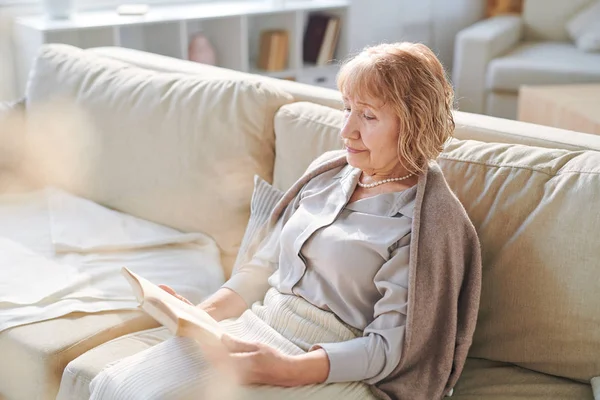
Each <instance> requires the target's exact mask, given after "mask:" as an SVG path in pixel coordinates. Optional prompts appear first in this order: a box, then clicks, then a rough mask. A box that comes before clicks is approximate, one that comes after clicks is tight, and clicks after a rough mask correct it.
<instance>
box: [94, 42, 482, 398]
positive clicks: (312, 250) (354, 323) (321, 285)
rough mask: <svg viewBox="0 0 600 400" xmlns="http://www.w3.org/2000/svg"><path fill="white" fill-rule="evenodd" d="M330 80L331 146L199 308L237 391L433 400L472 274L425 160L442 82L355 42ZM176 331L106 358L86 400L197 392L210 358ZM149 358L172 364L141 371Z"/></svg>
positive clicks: (471, 259)
mask: <svg viewBox="0 0 600 400" xmlns="http://www.w3.org/2000/svg"><path fill="white" fill-rule="evenodd" d="M338 87H339V89H340V91H341V93H342V95H343V101H344V124H343V127H342V129H341V132H340V135H341V137H342V139H343V142H344V147H345V149H344V150H343V151H341V152H333V153H327V154H325V155H323V156H322V157H320V158H319V159H317V160H316V161H315V162H313V164H312V165H311V167H310V168H309V169H308V171H307V172H306V174H305V175H304V176H303V177H302V178H300V180H299V181H298V182H297V183H296V184H295V185H294V186H293V187H292V188H291V189H290V190H289V191H288V192H287V193H286V194H285V195H284V197H283V199H282V200H281V201H280V202H279V205H278V207H276V209H275V211H274V212H273V215H272V217H271V223H270V225H268V226H269V228H270V232H268V233H267V234H266V235H265V239H264V240H263V241H262V244H261V246H260V248H259V250H258V251H257V252H256V253H255V254H254V255H253V257H252V258H251V259H250V260H249V261H248V262H245V263H244V264H243V265H241V267H240V268H239V270H238V271H237V273H236V274H234V275H233V276H232V278H231V279H230V280H229V281H227V282H226V283H225V284H224V286H223V287H222V288H221V289H220V290H219V291H217V292H216V293H215V294H214V295H212V296H211V297H210V298H208V299H207V300H206V301H204V302H203V303H201V304H200V305H198V307H200V308H202V309H204V310H206V311H207V312H208V313H209V314H210V315H212V316H213V317H214V318H215V319H216V320H218V321H222V322H221V324H222V325H223V326H224V327H225V329H226V330H227V331H228V332H230V333H231V336H225V337H224V339H223V343H224V344H225V346H226V348H227V352H228V356H227V359H228V360H233V361H234V362H233V363H229V364H228V365H229V366H230V367H231V368H233V375H232V376H237V377H238V378H239V380H240V381H241V383H242V384H243V385H242V389H240V392H239V393H238V395H239V396H240V397H239V398H249V397H254V398H261V399H262V398H265V397H266V398H271V397H272V398H286V399H287V398H311V399H321V398H323V399H326V398H327V399H332V398H342V397H343V398H344V399H367V398H387V399H427V400H431V399H439V398H442V397H444V396H446V395H449V394H451V391H452V388H453V386H454V384H455V383H456V380H457V379H458V376H459V374H460V372H461V371H462V367H463V364H464V361H465V358H466V354H467V351H468V349H469V346H470V344H471V339H472V335H473V331H474V328H475V321H476V317H477V309H478V303H479V290H480V274H481V261H480V250H479V243H478V240H477V235H476V233H475V230H474V228H473V226H472V224H471V223H470V221H469V218H468V217H467V214H466V212H465V211H464V209H463V207H462V206H461V204H460V203H459V201H458V200H457V199H456V197H455V196H454V195H453V194H452V192H451V190H450V189H449V188H448V185H447V184H446V181H445V180H444V177H443V175H442V172H441V170H440V168H439V167H438V166H437V164H436V163H435V161H434V160H435V159H436V158H437V156H438V155H439V153H440V152H441V150H442V148H443V145H444V143H445V142H446V141H447V140H448V139H449V137H450V136H451V134H452V132H453V129H454V122H453V117H452V104H453V92H452V88H451V86H450V84H449V83H448V81H447V80H446V77H445V74H444V70H443V67H442V66H441V64H440V63H439V61H438V60H437V58H436V57H435V55H434V54H433V53H432V52H431V51H430V50H429V49H428V48H427V47H426V46H423V45H420V44H411V43H398V44H384V45H379V46H375V47H371V48H367V49H365V50H364V51H363V52H361V53H360V54H359V55H357V56H356V57H354V58H352V59H350V60H349V61H347V62H346V63H345V64H344V65H343V66H342V68H341V70H340V73H339V76H338ZM164 289H165V290H167V291H170V292H172V294H174V295H175V296H178V297H180V296H179V295H177V294H176V293H174V292H173V291H172V290H171V289H170V288H168V287H164ZM180 298H181V297H180ZM181 299H182V300H184V301H186V300H185V299H183V298H181ZM178 340H179V342H178V344H177V341H178ZM185 340H186V339H179V338H175V339H170V340H168V341H167V342H165V343H163V344H161V345H158V346H156V347H157V348H156V349H155V348H151V349H149V350H146V351H145V352H142V353H140V354H141V355H137V356H133V357H132V358H134V360H132V361H129V364H127V362H128V361H127V360H125V361H122V362H120V363H118V364H117V365H116V366H114V367H111V368H108V369H106V370H105V372H103V373H101V374H100V375H99V376H98V377H96V379H95V380H94V381H93V382H92V384H91V389H92V392H93V393H92V398H107V399H108V398H111V399H113V398H123V399H125V398H127V399H132V398H144V399H147V398H149V397H147V396H148V393H154V394H156V397H154V398H165V397H164V396H167V397H169V398H188V397H189V398H203V396H202V395H201V394H200V393H206V392H201V391H202V390H206V385H207V384H208V383H207V382H208V381H210V380H209V379H205V377H206V376H209V375H210V373H211V372H210V370H211V369H213V367H212V366H211V363H206V362H205V361H204V360H205V357H204V356H203V353H202V352H201V351H200V350H199V349H198V346H197V345H195V344H193V343H187V342H185V343H187V345H188V347H187V348H185V350H184V351H182V350H181V346H184V347H185V343H184V342H182V341H185ZM169 342H170V343H169ZM160 346H163V350H162V353H161V350H160V348H159V347H160ZM169 346H171V347H169ZM173 352H179V353H181V354H183V355H179V356H177V357H175V356H174V355H173ZM144 353H147V354H144ZM152 354H154V355H155V356H157V357H158V355H160V354H162V355H161V357H163V358H162V359H163V360H169V359H171V361H164V362H161V363H160V364H161V365H160V366H159V367H157V366H156V364H153V365H154V366H153V367H152V369H149V367H146V368H144V363H143V362H141V361H140V360H143V359H148V358H149V357H151V355H152ZM135 357H137V358H135ZM182 358H183V359H186V360H188V362H187V364H185V363H184V361H182ZM135 360H137V361H135ZM175 365H179V367H174V366H175ZM181 365H186V366H185V367H182V366H181ZM116 367H119V368H120V369H119V371H116V372H112V373H111V370H114V369H115V368H116ZM182 368H185V369H186V373H184V374H182V373H181V372H180V371H181V370H182ZM190 369H191V370H192V371H190ZM173 371H175V372H173ZM151 376H154V378H151ZM160 381H162V383H160ZM165 381H170V382H169V383H168V384H165ZM256 384H261V385H256ZM165 387H166V389H165ZM203 388H204V389H203ZM159 392H160V395H159V394H158V393H159ZM142 393H145V394H142ZM186 396H187V397H186ZM204 398H208V397H207V396H204Z"/></svg>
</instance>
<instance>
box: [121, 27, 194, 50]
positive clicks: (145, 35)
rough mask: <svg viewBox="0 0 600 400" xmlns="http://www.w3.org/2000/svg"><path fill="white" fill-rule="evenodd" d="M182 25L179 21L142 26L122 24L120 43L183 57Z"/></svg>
mask: <svg viewBox="0 0 600 400" xmlns="http://www.w3.org/2000/svg"><path fill="white" fill-rule="evenodd" d="M182 39H183V38H182V32H181V26H180V24H179V23H177V22H168V23H157V24H147V25H144V26H142V27H138V26H122V27H120V28H119V29H118V44H119V45H120V46H121V47H127V48H130V49H135V50H143V51H148V52H150V53H155V54H160V55H163V56H169V57H175V58H183V57H184V56H185V54H184V53H183V50H182V47H181V46H178V45H176V46H173V45H172V44H173V43H176V44H179V43H181V41H182Z"/></svg>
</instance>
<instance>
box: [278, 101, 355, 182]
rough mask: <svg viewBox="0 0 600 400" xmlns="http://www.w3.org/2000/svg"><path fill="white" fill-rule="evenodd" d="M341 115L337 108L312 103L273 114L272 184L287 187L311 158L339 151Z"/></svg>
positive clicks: (304, 168) (298, 104) (296, 105)
mask: <svg viewBox="0 0 600 400" xmlns="http://www.w3.org/2000/svg"><path fill="white" fill-rule="evenodd" d="M343 117H344V116H343V113H342V111H341V110H334V109H331V108H328V107H324V106H320V105H317V104H312V103H293V104H289V105H286V106H284V107H282V108H280V109H279V111H278V112H277V114H276V115H275V171H274V173H273V186H275V187H276V188H278V189H280V190H287V189H288V188H289V187H290V186H292V184H293V183H294V182H296V180H297V179H298V178H300V176H301V175H302V174H303V173H304V171H306V168H308V166H309V165H310V163H311V162H312V161H314V159H315V158H317V157H318V156H320V155H321V154H323V153H324V152H326V151H329V150H340V149H341V148H342V146H343V145H342V141H341V139H340V137H339V132H340V127H341V124H342V120H343ZM292 160H293V161H292Z"/></svg>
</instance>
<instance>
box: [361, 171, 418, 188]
mask: <svg viewBox="0 0 600 400" xmlns="http://www.w3.org/2000/svg"><path fill="white" fill-rule="evenodd" d="M411 176H413V174H408V175H406V176H401V177H400V178H387V179H383V180H381V181H377V182H375V183H368V184H365V183H362V182H361V181H360V178H358V182H357V183H358V186H360V187H361V188H367V189H368V188H373V187H375V186H379V185H383V184H384V183H388V182H398V181H403V180H404V179H408V178H410V177H411Z"/></svg>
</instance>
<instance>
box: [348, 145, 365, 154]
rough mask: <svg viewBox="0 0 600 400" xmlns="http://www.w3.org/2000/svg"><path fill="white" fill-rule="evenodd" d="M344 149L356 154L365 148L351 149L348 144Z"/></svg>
mask: <svg viewBox="0 0 600 400" xmlns="http://www.w3.org/2000/svg"><path fill="white" fill-rule="evenodd" d="M346 150H348V153H354V154H356V153H362V152H363V151H365V150H357V149H353V148H352V147H348V146H346Z"/></svg>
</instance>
